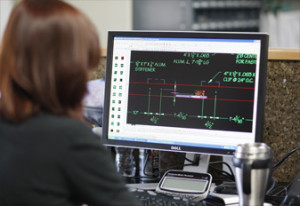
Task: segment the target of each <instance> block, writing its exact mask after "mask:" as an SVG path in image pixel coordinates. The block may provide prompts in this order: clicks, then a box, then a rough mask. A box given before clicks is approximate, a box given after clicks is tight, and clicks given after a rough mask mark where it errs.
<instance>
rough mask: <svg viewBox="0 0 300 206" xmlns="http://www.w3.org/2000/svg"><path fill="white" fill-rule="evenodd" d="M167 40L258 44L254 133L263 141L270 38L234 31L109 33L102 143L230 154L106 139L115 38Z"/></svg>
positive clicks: (264, 35)
mask: <svg viewBox="0 0 300 206" xmlns="http://www.w3.org/2000/svg"><path fill="white" fill-rule="evenodd" d="M116 36H119V37H162V38H163V37H167V38H172V37H174V38H209V39H214V38H217V39H257V40H260V41H261V49H260V55H261V58H260V65H259V67H260V73H259V82H258V96H257V98H258V105H257V116H256V118H257V119H256V121H257V127H256V131H255V142H261V141H262V135H263V119H264V102H265V88H266V85H265V84H266V71H267V59H268V39H269V36H268V35H267V34H265V33H237V32H183V31H180V32H170V31H111V32H109V35H108V46H107V64H106V85H105V103H104V113H103V132H102V135H103V136H102V141H103V143H104V144H105V145H108V146H120V147H132V148H145V149H157V150H164V151H174V152H187V153H201V154H214V155H232V154H233V152H234V151H235V150H234V149H211V148H199V147H193V146H182V145H168V144H159V143H145V142H133V141H120V140H110V139H108V128H109V122H108V118H109V115H110V112H109V108H110V103H111V101H110V90H111V86H112V85H111V81H110V79H111V77H112V73H111V72H112V69H111V68H112V67H113V43H114V37H116Z"/></svg>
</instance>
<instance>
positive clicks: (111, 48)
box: [102, 31, 268, 172]
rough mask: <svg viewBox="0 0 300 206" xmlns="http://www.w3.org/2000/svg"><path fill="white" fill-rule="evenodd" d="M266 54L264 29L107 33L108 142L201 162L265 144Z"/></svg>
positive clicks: (105, 124) (105, 140) (105, 136)
mask: <svg viewBox="0 0 300 206" xmlns="http://www.w3.org/2000/svg"><path fill="white" fill-rule="evenodd" d="M267 54H268V35H267V34H264V33H235V32H184V31H178V32H169V31H112V32H109V34H108V47H107V65H106V79H105V84H106V85H105V102H104V116H103V120H104V121H103V137H102V140H103V143H104V144H105V145H110V146H118V147H133V148H140V149H142V148H145V149H155V150H163V151H176V152H185V153H187V154H191V153H192V154H195V153H196V154H201V158H200V160H201V161H200V163H201V162H203V161H202V160H203V159H205V158H204V157H205V156H206V157H207V156H209V155H211V154H216V155H232V154H233V152H234V151H235V149H236V146H237V145H238V144H242V143H247V142H256V141H261V137H262V129H263V111H264V96H265V78H266V66H267V56H268V55H267ZM207 159H208V158H206V160H207ZM207 166H208V161H206V162H205V164H204V170H202V171H201V170H200V168H199V167H198V168H187V167H185V168H184V170H187V171H192V170H194V171H197V172H207Z"/></svg>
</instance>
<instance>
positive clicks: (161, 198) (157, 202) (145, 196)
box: [129, 189, 224, 206]
mask: <svg viewBox="0 0 300 206" xmlns="http://www.w3.org/2000/svg"><path fill="white" fill-rule="evenodd" d="M129 191H130V192H132V193H133V194H134V196H135V197H136V199H138V200H139V201H140V202H141V203H142V205H144V206H219V205H224V204H222V203H219V202H217V201H214V200H213V201H212V200H210V199H205V200H202V201H200V202H195V201H193V200H191V199H187V198H181V197H177V196H175V197H173V196H168V195H164V194H160V193H156V192H154V191H152V190H141V189H136V190H134V189H130V190H129Z"/></svg>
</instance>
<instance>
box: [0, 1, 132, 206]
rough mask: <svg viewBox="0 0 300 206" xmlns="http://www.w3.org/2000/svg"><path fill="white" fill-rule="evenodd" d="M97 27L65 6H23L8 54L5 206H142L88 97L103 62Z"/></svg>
mask: <svg viewBox="0 0 300 206" xmlns="http://www.w3.org/2000/svg"><path fill="white" fill-rule="evenodd" d="M99 48H100V46H99V42H98V36H97V33H96V31H95V28H94V27H93V26H92V25H91V23H90V21H89V20H88V19H87V18H86V17H85V16H84V15H83V14H81V13H80V12H79V11H78V10H76V9H75V8H73V7H71V6H70V5H68V4H66V3H64V2H62V1H59V0H23V1H21V2H20V3H19V4H18V5H17V6H16V7H15V8H14V9H13V11H12V14H11V16H10V19H9V22H8V25H7V28H6V30H5V33H4V37H3V41H2V45H1V50H0V91H1V97H0V165H1V169H0V205H1V206H2V205H3V206H12V205H16V206H17V205H18V206H27V205H28V206H29V205H30V206H35V205H37V206H41V205H43V206H48V205H49V206H50V205H56V206H59V205H64V206H68V205H80V204H89V205H94V206H98V205H105V206H109V205H122V206H123V205H128V206H129V205H130V206H132V205H136V204H137V203H136V202H135V200H134V198H133V197H132V196H131V194H130V193H129V192H128V191H127V190H126V188H125V186H124V184H123V183H122V181H121V178H120V176H119V175H118V174H117V173H116V171H115V167H114V165H113V163H112V161H111V159H110V156H109V155H108V154H107V152H106V151H105V148H104V147H103V146H101V145H100V142H99V138H97V136H96V135H94V134H93V133H92V132H91V130H90V128H89V127H88V126H87V125H85V123H84V121H83V119H84V118H83V116H82V105H81V104H82V103H81V102H82V98H83V97H84V95H85V93H86V81H87V77H88V72H89V70H91V68H94V67H95V66H97V64H98V60H99V56H100V54H99Z"/></svg>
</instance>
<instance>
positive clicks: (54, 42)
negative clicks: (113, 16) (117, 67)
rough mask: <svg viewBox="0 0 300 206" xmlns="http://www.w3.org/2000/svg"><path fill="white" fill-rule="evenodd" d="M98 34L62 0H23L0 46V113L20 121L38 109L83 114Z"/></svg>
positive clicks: (16, 8)
mask: <svg viewBox="0 0 300 206" xmlns="http://www.w3.org/2000/svg"><path fill="white" fill-rule="evenodd" d="M99 49H100V46H99V41H98V35H97V32H96V30H95V28H94V27H93V25H92V24H91V22H90V21H89V20H88V19H87V18H86V17H85V16H84V15H83V14H82V13H80V12H79V11H78V10H76V9H75V8H73V7H72V6H70V5H68V4H66V3H64V2H63V1H60V0H23V1H22V2H20V3H19V4H18V5H17V6H16V7H15V8H14V9H13V11H12V14H11V16H10V19H9V22H8V25H7V27H6V30H5V33H4V36H3V40H2V45H1V49H0V91H1V93H2V94H1V99H0V114H1V116H2V117H3V118H5V119H9V120H11V121H15V122H20V121H23V120H25V119H26V118H28V117H29V116H31V115H34V114H35V113H37V112H38V111H40V110H45V111H48V112H51V113H53V114H58V115H67V116H71V117H75V118H79V116H81V101H82V98H83V97H84V95H85V93H86V81H87V78H88V77H87V76H88V70H89V69H91V68H94V67H95V66H97V64H98V61H99V57H100V54H99Z"/></svg>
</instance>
